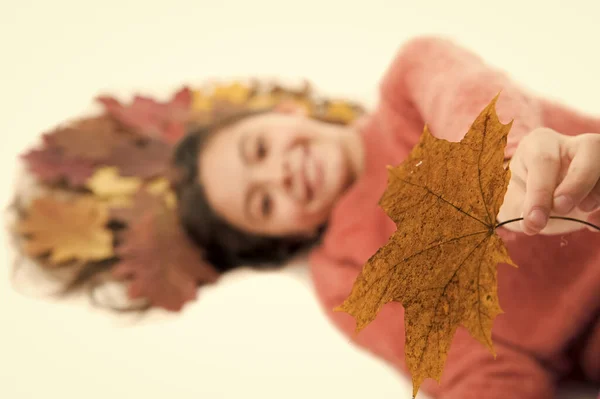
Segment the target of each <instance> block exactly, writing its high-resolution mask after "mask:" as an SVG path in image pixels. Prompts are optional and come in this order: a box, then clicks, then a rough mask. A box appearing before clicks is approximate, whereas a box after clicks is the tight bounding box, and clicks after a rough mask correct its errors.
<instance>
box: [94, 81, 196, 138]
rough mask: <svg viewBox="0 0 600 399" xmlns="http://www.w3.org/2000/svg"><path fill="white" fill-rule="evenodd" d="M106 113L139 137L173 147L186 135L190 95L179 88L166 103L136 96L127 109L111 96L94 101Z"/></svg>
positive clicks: (187, 91)
mask: <svg viewBox="0 0 600 399" xmlns="http://www.w3.org/2000/svg"><path fill="white" fill-rule="evenodd" d="M97 101H98V102H100V103H101V104H102V105H103V106H104V109H105V110H106V112H107V113H108V114H109V115H111V116H112V117H114V118H115V119H117V120H118V121H119V122H121V123H122V124H124V125H125V126H128V127H130V128H132V129H134V130H135V131H136V132H138V133H139V134H142V135H145V136H148V137H150V138H152V139H156V140H164V141H166V142H168V143H170V144H174V143H176V142H177V140H179V139H180V138H181V137H183V135H184V134H185V130H186V124H187V122H188V119H189V115H190V109H191V105H192V92H191V90H189V89H188V88H187V87H186V88H183V89H181V90H180V91H178V92H177V93H175V95H174V96H173V98H172V99H171V100H170V101H168V102H164V103H161V102H158V101H156V100H154V99H152V98H149V97H144V96H135V97H134V99H133V101H132V103H131V104H130V105H128V106H126V105H123V104H121V103H120V102H119V101H118V100H117V99H115V98H114V97H109V96H101V97H98V98H97Z"/></svg>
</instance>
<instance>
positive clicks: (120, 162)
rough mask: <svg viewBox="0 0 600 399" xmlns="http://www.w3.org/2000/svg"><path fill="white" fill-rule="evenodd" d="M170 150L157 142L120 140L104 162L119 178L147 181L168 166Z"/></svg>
mask: <svg viewBox="0 0 600 399" xmlns="http://www.w3.org/2000/svg"><path fill="white" fill-rule="evenodd" d="M171 155H172V148H171V146H169V145H168V144H167V143H165V142H163V141H159V140H143V141H140V140H122V141H121V142H120V143H118V144H117V145H116V146H115V147H114V148H113V151H112V152H111V154H110V156H109V157H108V158H107V159H106V161H105V162H104V164H105V165H110V166H115V167H117V169H118V170H119V174H120V175H121V176H128V177H129V176H133V177H138V178H140V179H149V178H153V177H156V176H161V175H163V174H164V173H165V171H166V170H167V168H168V167H169V165H170V161H171Z"/></svg>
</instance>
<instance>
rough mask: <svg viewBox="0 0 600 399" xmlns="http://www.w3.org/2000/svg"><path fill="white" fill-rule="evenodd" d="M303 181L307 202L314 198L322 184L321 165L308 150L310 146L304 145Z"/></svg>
mask: <svg viewBox="0 0 600 399" xmlns="http://www.w3.org/2000/svg"><path fill="white" fill-rule="evenodd" d="M302 175H303V181H304V184H305V188H306V193H307V202H310V201H312V200H314V199H315V197H316V196H317V194H318V192H319V190H320V189H321V186H322V185H323V165H322V163H321V162H320V160H319V159H318V157H316V156H315V154H314V153H313V152H312V151H311V150H310V146H309V145H307V146H305V147H304V163H303V170H302Z"/></svg>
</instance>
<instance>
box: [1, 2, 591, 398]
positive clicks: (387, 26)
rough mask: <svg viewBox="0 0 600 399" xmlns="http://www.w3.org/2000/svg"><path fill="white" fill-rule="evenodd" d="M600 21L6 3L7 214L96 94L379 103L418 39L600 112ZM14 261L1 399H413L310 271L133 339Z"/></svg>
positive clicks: (152, 325)
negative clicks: (21, 162) (243, 86)
mask: <svg viewBox="0 0 600 399" xmlns="http://www.w3.org/2000/svg"><path fill="white" fill-rule="evenodd" d="M562 7H564V9H563V8H562ZM598 15H600V5H598V2H597V0H570V1H556V0H530V1H525V0H519V1H515V0H502V1H481V0H473V1H468V0H452V1H444V0H437V1H435V0H429V1H423V0H419V1H415V0H411V1H402V0H393V1H392V0H389V1H384V0H369V1H355V3H354V5H353V4H352V3H351V2H350V0H347V1H331V0H330V1H325V0H303V1H296V2H289V1H287V2H286V1H282V0H280V1H275V0H252V1H249V0H241V1H232V0H224V1H221V2H219V1H218V0H212V1H207V0H194V1H193V0H189V1H186V0H170V1H158V0H154V2H153V1H152V0H102V1H84V0H52V1H49V0H39V1H26V0H21V1H16V0H0V88H1V91H0V132H1V134H2V144H1V145H0V151H1V152H2V153H1V155H2V156H1V158H0V159H1V161H2V162H3V165H2V166H3V167H2V168H1V169H2V170H1V173H2V184H1V185H0V189H1V190H2V191H1V194H2V202H3V204H8V202H9V200H10V196H11V193H12V191H13V184H14V183H15V182H16V179H15V175H16V168H17V158H16V157H17V154H18V153H20V152H21V151H23V150H24V149H25V148H26V147H27V146H29V145H30V144H31V143H33V141H34V140H35V139H36V138H37V136H38V134H39V133H40V132H42V131H45V130H47V129H48V128H50V127H52V126H53V125H55V124H56V123H59V122H60V121H62V120H64V119H66V118H70V117H73V116H77V115H79V114H81V113H82V112H86V111H89V110H90V109H92V108H91V107H92V103H91V100H92V98H93V97H94V96H95V95H97V94H98V93H100V92H103V91H111V92H114V93H119V94H121V95H131V94H133V93H134V91H138V90H141V91H143V92H145V93H148V94H164V93H168V92H169V91H170V90H174V89H176V88H177V87H178V86H179V85H180V84H183V83H191V84H194V83H201V82H203V81H204V80H205V79H206V78H212V77H221V78H229V77H237V76H240V77H246V76H249V75H258V76H281V77H284V78H302V77H308V78H310V79H311V80H312V81H313V82H315V83H316V86H317V88H319V89H321V90H323V91H325V92H326V93H329V94H335V95H348V96H352V97H354V98H356V99H360V100H363V101H365V102H366V103H367V105H373V104H374V101H375V99H376V89H377V83H378V81H379V78H380V76H381V74H382V73H383V71H384V70H385V68H386V67H387V65H388V63H389V61H390V60H391V59H392V57H393V56H394V53H395V51H396V50H397V48H398V47H399V46H400V45H401V44H402V42H404V41H405V40H407V39H409V38H410V37H412V36H414V35H418V34H422V33H440V34H444V35H448V36H450V37H452V38H455V39H457V40H459V41H460V43H462V44H463V45H465V46H467V47H469V48H471V49H473V50H475V51H477V52H478V53H480V54H482V55H483V56H484V57H485V58H486V59H487V60H489V61H490V63H492V64H494V65H497V66H500V67H502V68H503V69H506V70H508V71H509V72H510V73H511V74H512V75H513V76H514V77H515V79H517V80H519V81H520V82H522V83H523V84H524V85H525V86H527V87H529V88H531V89H533V90H535V91H537V92H539V93H542V94H544V95H547V96H551V97H554V98H558V99H561V100H562V101H564V102H567V103H569V104H571V105H574V106H577V107H579V108H580V109H582V110H584V111H589V112H594V113H596V114H598V113H600V110H599V109H598V108H599V101H598V94H597V93H598V92H599V91H600V79H599V78H598V73H599V72H600V57H599V56H598V51H599V48H600V47H599V46H598V39H599V38H600V25H599V24H598ZM2 234H3V235H6V234H5V233H4V232H2ZM0 249H1V250H2V255H1V256H2V258H1V259H2V263H1V264H2V266H3V267H2V269H0V398H6V399H25V398H27V399H29V398H31V399H37V398H63V399H75V398H77V399H79V398H86V399H96V398H99V399H100V398H102V399H105V398H115V399H121V398H123V399H126V398H146V399H153V398H165V397H166V396H167V395H172V396H174V397H176V398H178V399H188V398H189V399H191V398H194V399H200V398H204V399H220V398H241V397H245V398H261V399H281V398H286V399H295V398H336V399H337V398H344V399H353V398H377V399H388V398H389V399H402V398H406V399H408V398H409V397H410V394H409V392H410V385H409V383H408V381H407V380H405V379H404V378H403V377H400V376H399V375H397V374H396V373H395V372H393V371H391V370H390V369H389V368H388V367H387V366H385V365H383V364H382V363H380V362H379V361H378V360H376V359H373V358H371V357H369V356H368V355H366V354H364V353H363V352H362V351H359V350H356V349H355V348H354V347H353V346H352V345H351V344H350V343H349V342H348V340H347V339H346V338H344V337H342V335H341V334H339V333H338V332H337V331H336V330H334V329H333V328H332V327H331V326H330V325H329V323H328V321H327V320H326V319H325V318H324V316H323V315H322V313H321V311H320V309H319V308H318V306H317V304H316V301H315V298H314V294H313V293H312V288H311V284H310V280H309V278H308V275H307V273H306V269H305V267H304V266H303V265H302V262H300V263H298V264H296V265H295V266H293V267H290V268H288V269H286V270H284V271H281V272H273V273H252V272H250V271H240V272H238V273H234V274H232V275H230V276H228V277H227V278H225V279H224V280H223V281H222V282H221V283H220V284H219V285H217V286H215V287H211V288H208V289H205V290H203V292H202V294H201V299H200V300H199V301H198V302H196V303H194V304H192V305H190V306H188V307H187V308H186V311H185V312H184V313H183V314H178V315H167V314H164V313H161V312H156V313H153V314H151V315H150V317H148V318H147V319H145V320H142V321H139V322H137V323H136V322H135V320H132V319H131V318H123V317H116V316H115V315H112V314H110V313H108V312H105V311H101V310H95V309H92V308H91V307H89V305H88V302H87V300H86V299H85V298H78V299H74V300H69V301H60V302H54V301H51V300H49V299H44V298H43V297H42V298H38V297H39V296H40V295H42V294H44V293H43V292H37V291H36V290H38V288H37V287H38V286H37V285H32V284H29V286H27V284H26V283H23V282H22V281H21V282H19V284H18V288H19V291H17V290H15V287H13V286H12V285H11V284H10V281H9V276H10V274H9V273H10V264H11V261H12V259H13V255H14V254H13V253H12V251H11V250H10V247H9V244H8V241H7V240H3V242H2V246H0ZM23 285H25V286H26V287H24V286H23ZM24 290H25V291H27V294H26V295H23V294H20V293H18V292H20V291H24ZM422 397H423V398H424V396H422Z"/></svg>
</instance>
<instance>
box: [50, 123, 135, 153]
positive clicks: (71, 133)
mask: <svg viewBox="0 0 600 399" xmlns="http://www.w3.org/2000/svg"><path fill="white" fill-rule="evenodd" d="M124 136H130V132H127V131H126V130H125V129H123V128H122V127H121V126H120V125H119V124H118V123H117V122H116V121H115V120H114V119H113V118H111V117H110V116H108V115H102V116H98V117H92V118H85V119H82V120H79V121H76V122H73V123H70V124H68V125H65V126H63V127H59V128H58V129H56V130H55V131H53V132H51V133H48V134H46V135H45V136H44V142H45V144H46V146H48V147H53V148H60V149H62V150H63V151H64V154H65V157H67V158H82V159H86V160H89V161H102V160H104V159H106V158H107V157H108V156H109V155H110V154H111V152H112V150H113V148H114V147H115V145H116V144H118V143H119V142H120V141H121V140H123V139H124Z"/></svg>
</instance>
